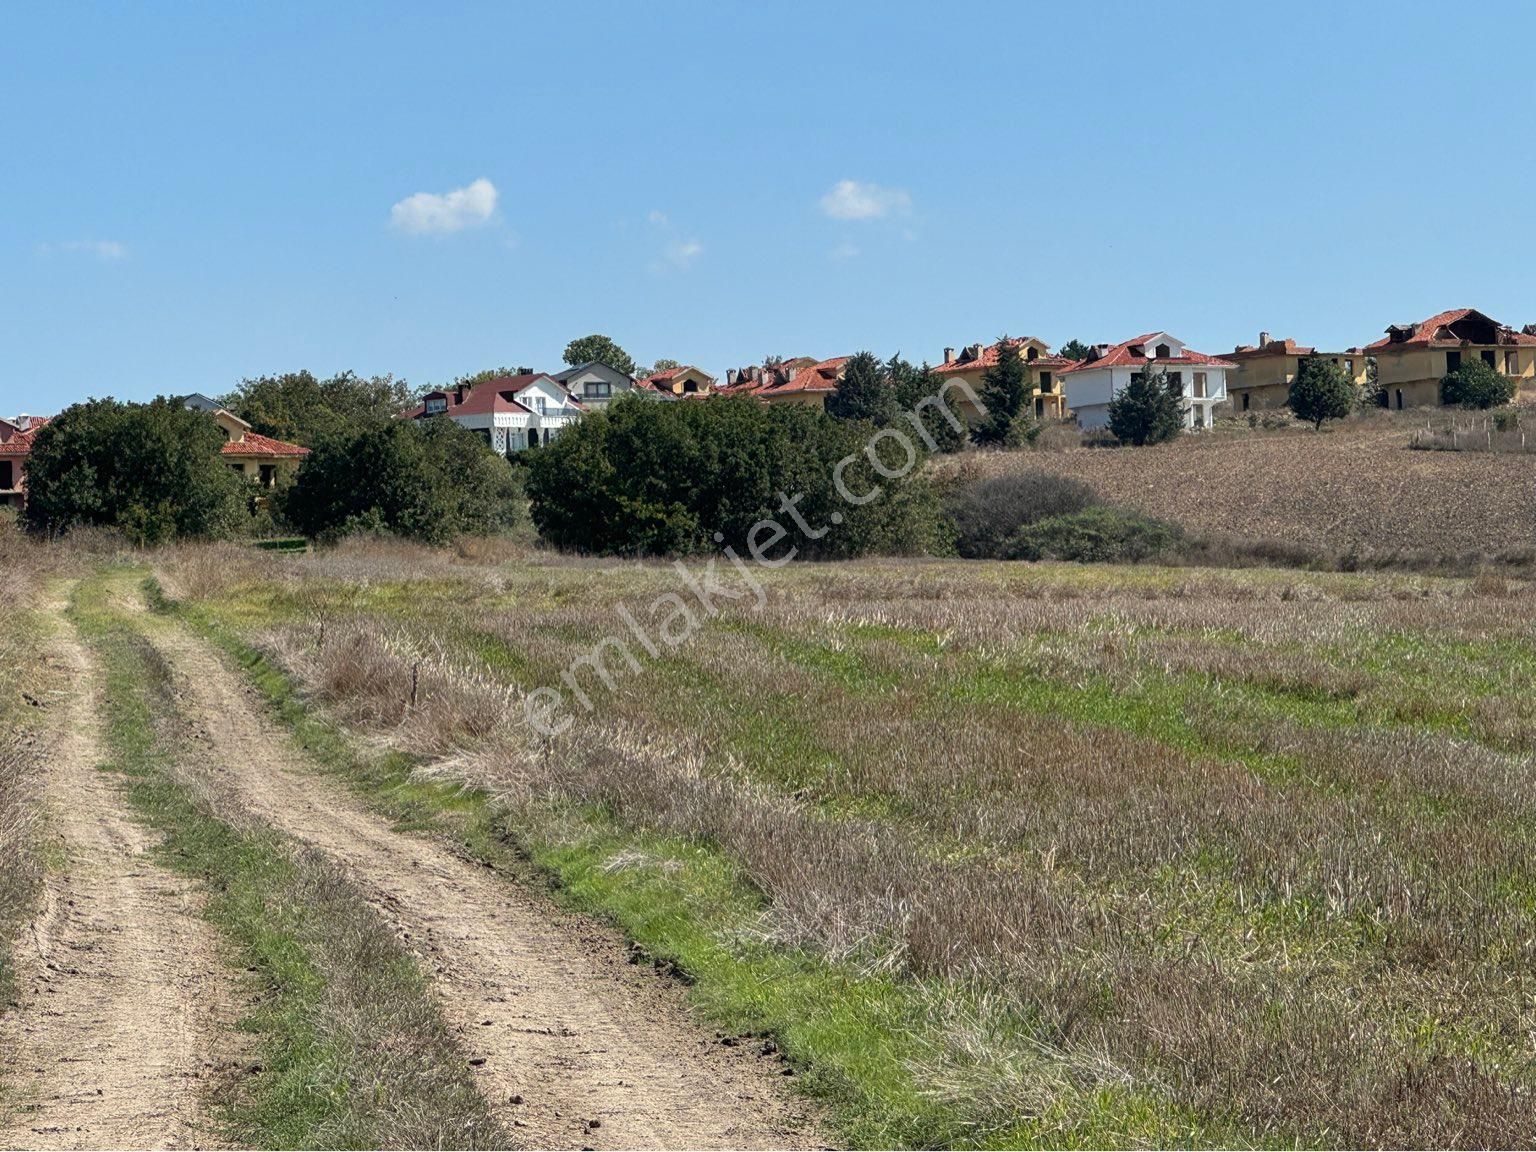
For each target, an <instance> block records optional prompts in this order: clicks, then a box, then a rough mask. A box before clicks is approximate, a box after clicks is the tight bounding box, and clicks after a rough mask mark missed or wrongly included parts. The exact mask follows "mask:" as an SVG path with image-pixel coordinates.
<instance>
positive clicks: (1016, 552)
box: [1007, 505, 1181, 564]
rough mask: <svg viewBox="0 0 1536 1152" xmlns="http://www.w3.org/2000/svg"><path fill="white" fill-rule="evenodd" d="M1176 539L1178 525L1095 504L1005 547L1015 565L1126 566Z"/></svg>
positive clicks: (1029, 529) (1031, 529)
mask: <svg viewBox="0 0 1536 1152" xmlns="http://www.w3.org/2000/svg"><path fill="white" fill-rule="evenodd" d="M1180 535H1181V533H1180V530H1179V528H1178V527H1177V525H1174V524H1169V523H1167V522H1165V521H1162V520H1155V519H1153V518H1152V517H1150V516H1146V515H1143V514H1142V513H1140V512H1133V511H1130V510H1128V509H1124V508H1110V507H1107V506H1104V505H1099V506H1097V507H1093V508H1084V509H1083V510H1082V511H1080V512H1070V513H1068V514H1066V515H1064V516H1052V517H1050V518H1049V519H1045V520H1041V521H1038V522H1037V523H1035V524H1031V525H1029V526H1028V527H1026V528H1024V529H1022V530H1021V531H1019V532H1018V533H1017V534H1016V535H1015V536H1014V537H1013V539H1012V540H1010V541H1009V542H1008V545H1007V554H1008V557H1009V558H1010V559H1013V560H1079V561H1082V562H1084V563H1092V564H1125V563H1134V562H1136V561H1139V560H1145V559H1147V558H1148V557H1149V556H1155V555H1156V554H1157V553H1159V552H1164V551H1166V550H1168V549H1169V548H1172V547H1173V546H1174V545H1175V544H1176V543H1177V542H1178V540H1179V537H1180Z"/></svg>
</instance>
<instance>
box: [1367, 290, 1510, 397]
mask: <svg viewBox="0 0 1536 1152" xmlns="http://www.w3.org/2000/svg"><path fill="white" fill-rule="evenodd" d="M1365 351H1366V353H1367V354H1368V355H1371V356H1374V357H1375V358H1376V383H1377V387H1379V388H1380V389H1381V395H1382V398H1383V400H1384V401H1385V403H1386V405H1387V407H1389V408H1414V407H1420V406H1425V405H1431V404H1439V403H1440V402H1441V401H1440V380H1441V378H1442V377H1444V376H1446V375H1448V374H1449V373H1451V372H1454V371H1456V369H1458V368H1460V367H1461V365H1462V363H1463V362H1464V361H1466V360H1474V359H1481V360H1482V361H1483V362H1484V363H1485V364H1487V365H1488V366H1489V367H1490V368H1492V369H1493V370H1494V371H1495V372H1498V373H1500V374H1502V375H1504V376H1509V377H1512V378H1514V379H1515V380H1517V381H1520V382H1522V383H1526V382H1529V381H1531V380H1532V379H1533V378H1536V335H1532V334H1530V333H1529V332H1526V331H1520V332H1517V331H1515V330H1514V329H1513V328H1510V327H1508V326H1507V325H1504V324H1500V323H1499V322H1498V321H1497V320H1494V319H1492V318H1491V317H1489V316H1487V315H1485V314H1484V313H1482V312H1479V311H1477V310H1476V309H1475V308H1456V309H1453V310H1452V311H1450V312H1441V313H1439V314H1438V315H1435V316H1431V317H1430V318H1429V319H1428V320H1421V321H1419V322H1418V323H1416V324H1393V325H1392V326H1391V327H1390V328H1388V329H1387V334H1386V336H1385V337H1384V338H1383V339H1381V340H1378V341H1376V343H1374V344H1367V345H1366V347H1365Z"/></svg>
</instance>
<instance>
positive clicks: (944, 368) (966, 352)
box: [933, 336, 1077, 376]
mask: <svg viewBox="0 0 1536 1152" xmlns="http://www.w3.org/2000/svg"><path fill="white" fill-rule="evenodd" d="M1008 343H1010V344H1012V345H1013V346H1014V347H1015V348H1018V349H1020V350H1021V351H1022V350H1023V348H1024V346H1025V345H1027V344H1039V345H1041V346H1043V347H1044V348H1045V349H1046V350H1047V351H1046V353H1045V354H1044V355H1042V356H1036V357H1035V358H1034V359H1033V360H1027V361H1026V363H1028V364H1034V365H1036V366H1037V367H1040V368H1058V369H1059V368H1066V367H1068V366H1070V365H1072V364H1076V363H1077V361H1076V360H1068V359H1067V358H1066V357H1065V356H1057V355H1055V354H1054V353H1052V352H1050V351H1049V349H1050V345H1049V344H1046V342H1045V341H1044V340H1040V339H1037V338H1036V337H1034V336H1018V337H1015V338H1013V339H1011V340H1009V341H1008ZM973 347H974V345H968V346H967V347H965V348H963V349H961V353H960V354H961V357H962V358H961V359H956V360H951V361H950V362H949V363H948V364H938V365H935V366H934V369H933V370H934V371H935V372H937V373H938V374H939V375H941V376H946V375H947V376H953V375H954V374H955V373H956V372H975V371H977V370H978V369H987V368H991V367H993V366H995V365H996V364H997V358H998V356H999V355H1000V354H1001V353H1002V349H1003V342H1002V341H1001V340H999V341H997V343H995V344H988V345H985V346H984V347H982V349H981V352H980V354H979V355H977V354H973V353H972V352H971V349H972V348H973ZM967 356H968V357H969V358H968V359H966V358H964V357H967Z"/></svg>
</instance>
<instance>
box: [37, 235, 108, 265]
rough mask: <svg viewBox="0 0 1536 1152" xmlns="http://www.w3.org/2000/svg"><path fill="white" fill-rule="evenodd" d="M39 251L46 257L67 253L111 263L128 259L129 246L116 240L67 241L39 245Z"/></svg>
mask: <svg viewBox="0 0 1536 1152" xmlns="http://www.w3.org/2000/svg"><path fill="white" fill-rule="evenodd" d="M37 250H38V251H39V252H41V253H42V254H43V255H44V256H51V255H53V254H54V253H55V252H67V253H71V254H78V255H82V256H94V257H96V259H98V260H106V261H109V262H110V261H114V260H126V259H128V246H127V245H126V244H121V243H119V242H118V241H116V240H66V241H64V242H63V243H62V244H39V245H38V246H37Z"/></svg>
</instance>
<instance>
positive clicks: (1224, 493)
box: [967, 422, 1536, 554]
mask: <svg viewBox="0 0 1536 1152" xmlns="http://www.w3.org/2000/svg"><path fill="white" fill-rule="evenodd" d="M1411 436H1412V430H1411V428H1410V427H1409V426H1408V425H1407V424H1406V422H1405V423H1401V424H1394V425H1389V426H1388V427H1386V428H1383V427H1382V425H1381V424H1380V423H1375V422H1373V423H1370V424H1365V425H1343V426H1341V427H1339V428H1336V429H1329V430H1326V431H1324V432H1322V433H1314V432H1313V431H1311V429H1305V430H1293V431H1284V432H1264V433H1252V434H1215V435H1210V434H1207V435H1202V436H1186V437H1183V438H1181V439H1180V440H1178V441H1176V442H1175V443H1172V444H1167V445H1161V446H1158V447H1155V448H1136V449H1092V448H1076V449H1069V450H1067V451H1063V452H1027V453H1006V454H997V455H988V456H985V457H981V458H979V459H976V460H975V461H974V463H973V464H968V465H967V466H971V467H975V468H977V469H978V470H979V471H980V472H981V473H982V474H984V475H996V474H999V473H1002V472H1010V471H1020V470H1028V469H1043V470H1045V471H1048V472H1053V473H1057V474H1060V475H1064V476H1072V477H1076V478H1077V479H1080V480H1084V481H1086V482H1088V483H1090V484H1092V485H1093V486H1094V488H1096V489H1097V490H1098V491H1099V493H1100V494H1101V495H1102V496H1103V497H1104V498H1105V499H1106V500H1109V501H1111V502H1113V503H1117V504H1124V505H1127V506H1130V507H1133V508H1139V509H1141V510H1142V511H1145V512H1147V513H1149V514H1151V515H1153V516H1159V517H1162V518H1164V519H1168V520H1172V521H1174V522H1176V523H1179V524H1181V525H1183V526H1184V527H1185V528H1187V529H1189V530H1191V531H1196V532H1202V533H1212V534H1219V535H1230V536H1241V537H1245V538H1248V539H1273V540H1283V541H1287V542H1290V543H1294V544H1304V545H1308V546H1314V547H1329V548H1344V549H1349V548H1359V549H1365V550H1371V551H1378V550H1399V549H1407V550H1413V551H1427V552H1435V553H1443V554H1462V553H1469V552H1485V553H1509V552H1512V551H1517V550H1522V549H1530V548H1536V457H1530V456H1518V455H1494V454H1489V453H1486V452H1424V451H1414V450H1412V449H1410V448H1409V447H1408V442H1409V440H1410V439H1411Z"/></svg>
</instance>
